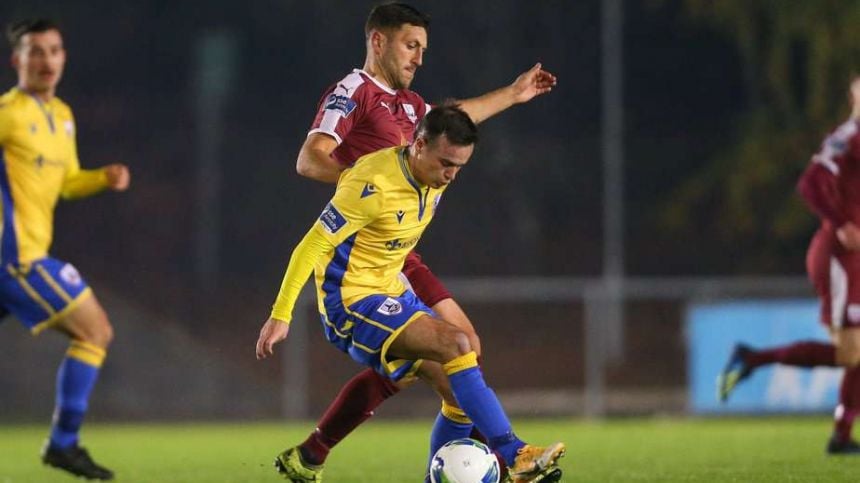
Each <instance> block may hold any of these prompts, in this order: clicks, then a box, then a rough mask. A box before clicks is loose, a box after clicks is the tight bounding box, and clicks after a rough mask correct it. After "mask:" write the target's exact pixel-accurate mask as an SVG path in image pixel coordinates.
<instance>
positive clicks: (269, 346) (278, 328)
mask: <svg viewBox="0 0 860 483" xmlns="http://www.w3.org/2000/svg"><path fill="white" fill-rule="evenodd" d="M289 332H290V326H289V325H288V324H285V323H283V322H281V321H280V320H277V319H272V318H270V319H269V320H267V321H266V323H265V324H263V328H262V329H260V338H259V339H257V359H265V358H266V357H269V356H270V355H273V354H274V353H275V344H277V343H278V342H280V341H282V340H284V339H286V338H287V334H288V333H289Z"/></svg>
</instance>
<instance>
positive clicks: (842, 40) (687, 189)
mask: <svg viewBox="0 0 860 483" xmlns="http://www.w3.org/2000/svg"><path fill="white" fill-rule="evenodd" d="M683 8H684V11H685V13H686V14H687V15H688V16H689V18H690V19H691V20H692V21H694V22H704V23H707V24H710V25H711V26H713V27H714V28H716V29H717V30H718V31H720V32H722V33H723V34H725V35H726V36H728V37H730V38H731V39H732V41H733V42H734V43H735V44H736V46H737V49H738V51H739V52H740V54H741V57H742V59H743V68H744V73H743V78H744V83H745V91H746V96H747V99H746V104H747V105H748V106H749V107H748V109H746V110H745V111H744V112H743V114H742V115H741V116H740V117H739V118H738V119H737V122H736V124H735V129H734V132H727V133H714V135H715V136H725V137H726V139H725V141H726V142H725V145H726V149H725V150H724V151H723V152H722V153H720V154H719V155H717V156H716V157H714V158H713V159H711V160H710V161H708V162H707V163H706V164H704V165H703V168H702V169H701V170H700V171H699V173H698V174H697V175H696V176H694V177H692V178H690V179H688V180H686V181H685V182H683V183H682V184H681V185H680V186H679V187H678V188H677V189H676V190H675V191H674V192H672V193H670V194H669V195H668V197H667V199H665V202H664V204H663V205H662V207H661V208H660V215H659V217H660V220H661V224H662V225H663V228H664V229H666V230H669V231H670V232H672V233H673V234H675V235H677V236H683V237H686V238H687V239H689V240H699V239H702V238H703V237H704V238H710V237H714V238H716V239H713V238H712V239H711V240H701V241H703V242H709V241H710V242H714V241H715V242H717V243H718V244H720V245H723V246H731V247H733V248H735V249H739V250H737V251H736V253H735V255H736V257H737V258H734V260H736V261H737V262H738V265H736V266H735V267H733V268H734V270H735V271H749V270H761V269H764V270H768V269H773V268H774V267H775V266H778V265H779V264H780V263H783V261H781V260H780V256H779V254H780V253H785V250H784V247H785V246H786V245H792V244H795V243H804V242H805V241H806V239H807V238H808V236H809V232H810V231H811V229H812V226H813V225H814V221H813V218H812V217H811V216H809V215H808V212H807V211H806V210H805V209H804V207H803V205H802V203H801V201H800V199H799V198H798V197H797V196H795V195H794V185H795V182H796V180H797V177H798V176H799V174H800V172H801V171H802V170H803V168H804V167H805V165H806V163H807V162H808V160H809V157H810V155H811V154H812V153H813V152H814V151H815V150H816V149H817V147H818V144H819V143H820V142H821V140H822V139H823V137H824V136H825V134H826V133H827V132H828V131H829V130H832V129H833V128H835V127H836V126H837V125H838V124H839V123H840V122H841V121H842V120H844V118H845V117H846V116H847V112H848V104H847V102H846V99H847V97H846V93H847V86H848V82H849V80H850V78H851V76H852V74H856V73H858V70H857V69H858V66H860V62H858V61H860V31H858V29H857V25H860V2H856V1H844V0H820V1H817V2H802V1H788V2H787V1H780V0H721V1H719V2H715V1H712V0H683ZM702 61H703V62H707V59H702ZM702 115H707V113H702ZM741 250H742V251H743V253H742V254H741V253H740V252H741ZM792 264H794V262H792Z"/></svg>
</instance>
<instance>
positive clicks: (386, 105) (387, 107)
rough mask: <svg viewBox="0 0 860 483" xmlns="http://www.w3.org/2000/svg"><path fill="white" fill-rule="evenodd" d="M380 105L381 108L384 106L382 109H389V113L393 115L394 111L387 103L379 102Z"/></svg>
mask: <svg viewBox="0 0 860 483" xmlns="http://www.w3.org/2000/svg"><path fill="white" fill-rule="evenodd" d="M379 105H380V106H382V107H384V108H386V109H388V112H390V113H392V114H393V111H392V110H391V106H389V105H388V103H387V102H382V101H379Z"/></svg>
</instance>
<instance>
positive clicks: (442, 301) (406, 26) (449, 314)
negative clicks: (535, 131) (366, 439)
mask: <svg viewBox="0 0 860 483" xmlns="http://www.w3.org/2000/svg"><path fill="white" fill-rule="evenodd" d="M428 27H429V18H428V17H427V16H426V15H424V14H422V13H421V12H419V11H418V10H416V9H415V8H413V7H411V6H408V5H405V4H401V3H391V4H386V5H381V6H378V7H376V8H374V9H373V10H372V11H371V13H370V16H369V17H368V20H367V23H366V24H365V35H366V47H367V56H366V60H365V64H364V66H363V68H362V69H355V70H353V71H352V72H351V73H349V74H348V75H347V76H346V77H344V78H343V79H341V80H340V81H338V82H336V83H335V84H333V85H332V86H330V87H329V88H328V89H327V90H326V92H325V93H324V95H323V96H322V99H321V100H320V103H319V106H318V111H317V115H316V118H315V119H314V122H313V125H312V128H311V130H310V132H309V133H308V136H307V139H306V140H305V142H304V144H303V146H302V148H301V150H300V152H299V156H298V161H297V166H296V169H297V171H298V172H299V174H301V175H302V176H306V177H309V178H312V179H315V180H318V181H323V182H328V183H335V182H336V181H337V179H338V177H339V176H340V173H341V171H343V170H344V169H346V168H347V167H349V166H350V165H351V164H352V163H353V162H354V161H355V160H356V159H358V158H359V157H360V156H362V155H365V154H368V153H371V152H374V151H376V150H379V149H383V148H387V147H391V146H397V145H405V144H408V143H410V142H412V139H413V134H414V131H415V126H416V124H417V122H418V121H419V120H421V118H422V117H423V116H424V114H426V113H427V112H428V110H429V109H431V106H430V105H428V104H427V103H426V102H425V101H424V99H422V98H421V96H420V95H418V94H417V93H415V92H413V91H411V90H409V85H410V84H411V82H412V80H413V78H414V76H415V73H416V71H417V70H418V68H419V67H420V66H421V64H422V62H423V55H424V51H425V49H426V48H427V29H428ZM555 84H556V78H555V76H553V75H552V74H551V73H549V72H547V71H544V70H543V69H542V68H541V64H536V65H535V66H534V67H532V68H531V69H529V70H528V71H526V72H524V73H523V74H521V75H520V76H519V77H517V79H516V80H515V81H514V82H513V83H512V84H511V85H509V86H506V87H503V88H501V89H497V90H495V91H492V92H489V93H487V94H484V95H482V96H479V97H476V98H472V99H467V100H463V101H460V102H459V106H460V107H461V108H462V109H463V110H464V111H465V112H466V113H467V114H469V116H470V117H471V118H472V119H473V120H474V121H475V122H481V121H483V120H485V119H487V118H489V117H491V116H493V115H495V114H497V113H499V112H501V111H503V110H505V109H507V108H509V107H511V106H513V105H515V104H519V103H523V102H527V101H529V100H531V99H532V98H534V97H535V96H538V95H541V94H545V93H547V92H549V91H550V90H551V89H552V87H553V86H554V85H555ZM403 273H404V275H405V276H406V277H407V279H408V280H409V282H410V284H411V286H412V288H413V290H414V291H415V293H416V294H417V295H418V297H419V298H420V299H421V300H422V301H423V302H424V303H425V304H427V305H428V306H430V307H432V308H433V310H434V311H436V313H438V314H439V315H440V317H442V318H443V319H445V320H448V321H451V322H452V323H455V324H457V325H458V326H460V327H461V328H462V329H464V331H465V332H466V333H467V334H469V337H470V342H471V344H472V346H473V347H475V348H476V350H477V352H478V354H480V341H479V339H478V337H477V335H476V334H475V330H474V328H473V326H472V323H471V322H470V320H469V318H468V317H467V316H466V314H465V313H464V312H463V310H462V309H461V308H460V306H459V305H458V304H457V303H456V302H455V301H454V300H453V298H452V297H451V294H450V293H449V292H448V290H447V289H446V288H445V286H444V285H442V283H441V282H440V281H439V280H438V279H437V278H436V277H435V275H434V274H433V273H432V272H431V271H430V269H429V268H428V267H427V265H425V264H424V263H423V262H422V261H421V258H420V257H419V256H418V255H417V254H415V253H412V254H410V256H409V257H408V258H407V260H406V263H405V265H404V267H403ZM417 375H418V376H419V377H421V378H422V379H425V380H426V381H428V382H429V383H430V384H431V385H432V386H433V387H434V389H435V390H436V391H437V392H438V393H439V394H440V395H442V397H443V405H442V411H441V412H440V414H439V416H438V418H437V422H436V426H434V431H433V435H432V436H431V456H432V453H433V452H435V448H438V447H439V446H441V445H442V444H444V443H445V442H447V441H448V440H450V439H456V438H458V437H466V436H468V435H469V432H470V428H471V422H470V421H469V420H468V418H466V416H465V414H464V413H463V412H462V410H460V408H459V407H457V405H456V400H455V399H454V398H453V394H452V393H451V391H450V387H449V385H448V381H447V378H446V377H445V375H444V373H443V372H442V370H441V366H438V365H437V364H433V363H424V364H422V366H421V369H420V371H419V374H417ZM401 387H402V385H398V384H395V383H393V382H391V381H390V380H389V379H388V378H386V377H385V376H383V375H381V374H377V373H376V372H374V371H373V370H371V369H366V370H364V371H363V372H361V373H359V374H358V375H356V376H355V377H354V378H353V379H351V380H350V381H349V382H348V383H347V384H346V385H345V386H344V387H343V388H342V389H341V391H340V393H339V394H338V395H337V397H336V398H335V400H334V401H333V402H332V403H331V405H330V406H329V407H328V409H327V410H326V412H325V414H324V415H323V417H322V419H321V420H320V421H319V426H318V427H317V428H316V430H315V431H314V432H312V433H311V434H310V436H309V437H308V438H307V440H305V441H304V442H303V443H302V444H301V445H299V446H298V447H295V448H290V449H288V450H286V451H285V452H284V453H282V454H281V455H280V456H279V460H280V461H281V463H282V466H283V467H285V469H286V473H285V474H286V476H287V477H288V478H292V479H293V480H297V481H319V478H320V476H319V475H320V473H321V469H322V464H323V462H324V461H325V459H326V457H327V456H328V453H329V451H330V450H331V448H332V447H334V446H335V445H336V444H337V443H338V442H340V441H341V440H342V439H343V438H344V437H346V435H347V434H349V433H350V432H351V431H352V430H353V429H355V428H356V427H358V426H359V425H360V424H361V423H362V422H363V421H365V420H366V419H368V418H369V417H370V416H371V415H373V411H374V410H375V409H376V408H377V407H378V406H379V405H380V404H382V402H383V401H384V400H385V399H387V398H389V397H391V396H392V395H394V394H396V393H397V392H398V391H399V390H400V389H401ZM464 431H465V433H464ZM535 481H537V480H535ZM543 481H552V479H551V477H548V478H546V479H544V480H543Z"/></svg>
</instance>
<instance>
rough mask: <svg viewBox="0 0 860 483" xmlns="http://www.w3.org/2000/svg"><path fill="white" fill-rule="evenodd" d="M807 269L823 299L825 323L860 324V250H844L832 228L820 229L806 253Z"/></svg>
mask: <svg viewBox="0 0 860 483" xmlns="http://www.w3.org/2000/svg"><path fill="white" fill-rule="evenodd" d="M806 271H807V273H808V275H809V279H810V281H812V284H813V285H814V286H815V292H816V293H817V294H818V297H819V299H820V300H821V323H822V324H824V325H826V326H828V327H831V328H834V329H842V328H847V327H860V253H858V252H849V251H847V250H845V249H843V248H842V246H841V245H840V244H839V241H838V240H837V239H836V235H835V234H834V233H833V231H832V230H829V229H820V230H818V232H817V233H816V234H815V237H813V239H812V243H810V245H809V250H808V251H807V252H806Z"/></svg>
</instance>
